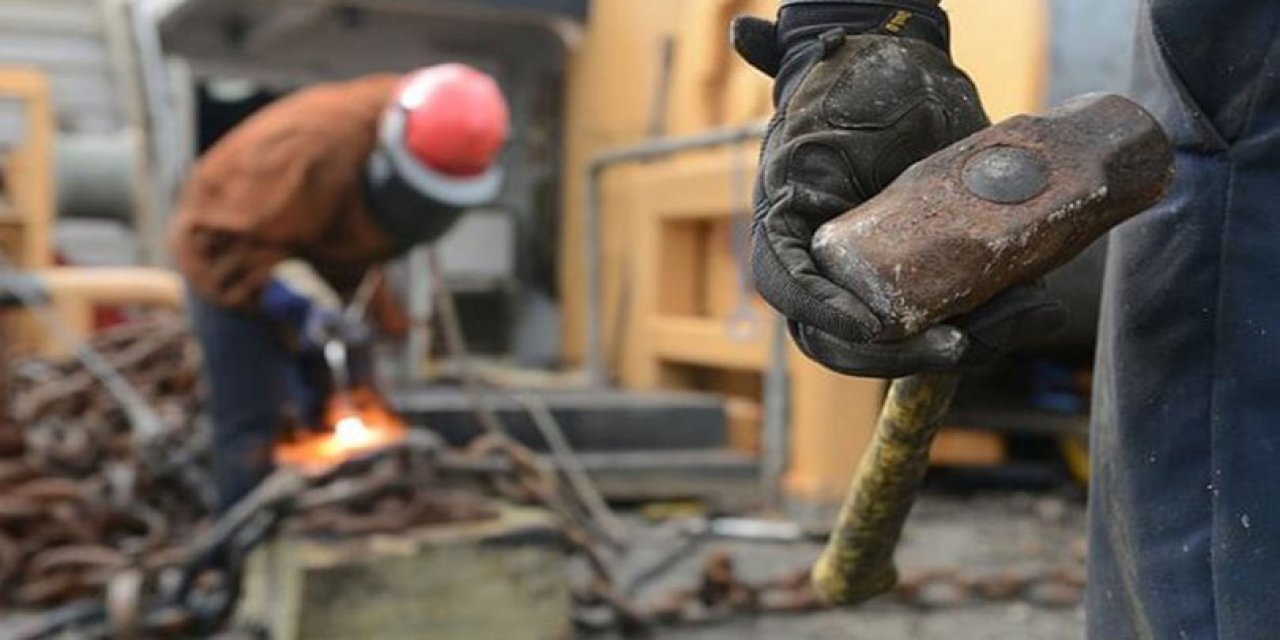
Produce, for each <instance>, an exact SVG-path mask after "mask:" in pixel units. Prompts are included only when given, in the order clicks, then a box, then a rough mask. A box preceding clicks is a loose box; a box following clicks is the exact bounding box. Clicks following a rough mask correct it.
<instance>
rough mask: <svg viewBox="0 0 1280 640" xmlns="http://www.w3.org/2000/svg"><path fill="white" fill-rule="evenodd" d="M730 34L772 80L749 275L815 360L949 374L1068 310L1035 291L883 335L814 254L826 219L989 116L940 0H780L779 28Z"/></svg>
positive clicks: (851, 369) (858, 369)
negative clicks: (895, 336)
mask: <svg viewBox="0 0 1280 640" xmlns="http://www.w3.org/2000/svg"><path fill="white" fill-rule="evenodd" d="M733 44H734V47H735V49H737V51H738V53H739V54H740V55H741V56H742V57H743V58H744V59H746V61H747V62H749V63H750V64H751V65H752V66H754V67H756V68H757V69H759V70H761V71H763V72H765V73H766V74H769V75H770V76H773V77H774V78H775V80H776V82H775V88H774V100H775V106H776V108H777V113H776V114H775V116H774V120H773V122H772V123H771V126H770V128H769V133H768V135H767V136H766V139H765V145H764V150H763V154H762V161H761V171H760V176H759V178H758V180H757V185H756V196H755V222H754V226H753V255H752V268H753V275H754V278H755V282H756V286H757V288H758V289H759V291H760V293H761V295H762V296H764V298H765V299H766V300H767V301H768V302H769V303H770V304H772V305H773V306H774V307H775V308H777V309H778V310H779V311H780V312H782V314H783V315H785V316H786V317H787V319H788V320H789V322H788V326H789V327H790V330H791V334H792V337H793V338H795V341H796V343H797V345H798V346H799V347H800V348H801V350H802V351H804V352H805V353H806V354H807V355H808V356H809V357H811V358H813V359H814V360H816V361H818V362H819V363H821V364H823V365H825V366H827V367H829V368H831V369H834V370H836V371H839V372H842V373H847V374H851V375H862V376H871V377H898V376H902V375H907V374H912V373H918V372H922V371H941V370H950V369H956V368H959V367H962V366H966V365H971V364H977V363H980V362H982V361H985V360H988V359H990V358H992V357H994V356H995V355H996V354H998V353H1000V352H1001V351H1003V350H1005V349H1006V348H1008V347H1009V346H1010V345H1012V344H1014V343H1016V339H1017V337H1018V336H1020V335H1027V332H1033V333H1043V332H1044V331H1047V330H1049V329H1050V328H1051V327H1053V326H1056V325H1058V324H1060V323H1061V321H1062V315H1063V314H1062V308H1061V306H1060V305H1058V304H1057V303H1056V302H1054V301H1051V300H1048V299H1047V297H1046V296H1045V294H1044V292H1043V289H1041V288H1039V287H1032V288H1024V289H1018V290H1015V291H1010V292H1008V293H1006V294H1005V295H1004V296H1001V297H1000V298H998V299H997V300H994V301H992V302H991V303H989V304H988V305H987V306H986V307H984V308H982V309H980V310H979V311H978V312H975V313H974V314H972V315H971V316H970V317H968V318H963V319H957V320H956V321H955V322H954V323H953V324H949V325H940V326H937V327H933V328H931V329H929V330H927V331H925V332H924V333H922V334H920V335H918V336H915V337H912V338H909V339H907V340H904V341H901V342H892V343H890V342H880V341H878V335H879V333H880V323H879V321H878V320H877V319H876V317H875V316H874V315H872V314H871V312H870V311H869V310H868V309H867V307H866V305H864V304H863V303H862V301H861V300H859V299H858V298H857V297H856V296H854V295H853V294H851V293H850V292H848V291H846V290H844V289H842V288H841V287H839V286H838V285H836V284H834V283H833V282H831V281H830V280H829V279H827V278H826V277H825V276H824V275H823V274H822V272H821V271H820V270H819V269H818V268H817V266H815V264H814V262H813V260H812V258H811V257H810V254H809V249H810V243H811V241H812V238H813V234H814V232H815V231H816V230H817V229H818V228H819V227H820V226H822V224H823V223H825V222H827V221H828V220H830V219H832V218H834V217H836V216H838V215H840V214H842V213H844V212H846V211H848V210H850V209H852V208H854V207H856V206H858V205H859V204H861V203H862V202H864V201H866V200H867V199H869V198H870V197H872V196H874V195H875V194H876V193H878V192H880V191H881V190H882V189H883V188H884V187H886V186H887V185H888V184H889V183H890V182H892V181H893V179H894V178H896V177H897V176H898V174H900V173H901V172H902V171H903V170H904V169H906V168H907V167H908V166H910V165H911V164H913V163H915V162H916V161H918V160H921V159H923V158H925V157H927V156H929V155H931V154H932V153H933V152H935V151H937V150H939V149H941V148H943V147H946V146H948V145H950V144H951V143H953V142H956V141H958V140H960V139H961V138H964V137H966V136H968V135H970V134H972V133H974V132H976V131H978V130H980V129H982V128H985V127H986V126H987V125H988V121H987V118H986V115H985V114H984V112H983V110H982V105H981V103H980V101H979V98H978V94H977V90H976V88H975V87H974V85H973V83H972V81H970V80H969V78H968V77H967V76H966V75H965V74H964V73H963V72H962V71H960V70H959V69H957V68H956V67H955V66H954V65H953V64H952V63H951V60H950V56H949V54H948V51H947V46H948V45H947V26H946V18H945V15H944V14H943V13H942V12H941V10H940V9H938V7H937V4H936V2H932V1H930V0H880V1H878V2H876V3H874V4H872V3H861V2H854V1H847V2H844V3H840V2H829V3H822V4H804V3H797V4H794V5H792V6H787V5H786V4H785V3H784V7H783V9H782V11H781V12H780V19H779V22H778V23H777V24H776V25H775V24H774V23H772V22H768V21H765V20H760V19H757V18H738V19H737V20H735V21H734V24H733ZM885 241H886V242H893V239H892V238H885Z"/></svg>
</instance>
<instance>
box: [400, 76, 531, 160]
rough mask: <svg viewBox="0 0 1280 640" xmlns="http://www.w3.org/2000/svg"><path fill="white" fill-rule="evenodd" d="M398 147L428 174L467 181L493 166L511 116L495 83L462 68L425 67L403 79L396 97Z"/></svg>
mask: <svg viewBox="0 0 1280 640" xmlns="http://www.w3.org/2000/svg"><path fill="white" fill-rule="evenodd" d="M395 100H396V104H397V106H398V107H400V109H402V110H403V113H404V118H405V120H404V130H403V136H404V138H403V144H404V146H405V149H406V151H408V153H409V155H411V156H412V157H413V158H415V159H416V160H417V161H418V162H421V163H422V164H423V165H425V166H426V167H428V168H430V169H431V170H433V171H435V172H438V173H441V174H444V175H445V176H449V177H455V178H471V177H475V176H478V175H481V174H483V173H485V172H486V171H488V170H489V169H490V168H491V167H493V165H494V163H495V162H496V161H497V158H498V154H499V153H501V151H502V147H503V145H505V144H506V142H507V134H508V132H509V130H510V113H509V110H508V109H507V101H506V98H504V97H503V95H502V90H501V89H499V88H498V83H496V82H494V80H493V78H491V77H489V75H487V74H485V73H482V72H480V71H477V70H476V69H473V68H471V67H469V66H467V65H464V64H458V63H450V64H441V65H437V66H433V67H426V68H424V69H420V70H418V71H415V72H413V73H410V74H409V75H407V76H405V78H404V80H403V81H402V82H401V83H400V86H399V88H398V89H397V91H396V96H395Z"/></svg>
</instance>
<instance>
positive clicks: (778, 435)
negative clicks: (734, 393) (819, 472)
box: [760, 316, 791, 511]
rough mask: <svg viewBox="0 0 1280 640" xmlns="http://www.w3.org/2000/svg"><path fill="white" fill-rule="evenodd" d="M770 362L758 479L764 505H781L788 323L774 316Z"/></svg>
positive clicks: (788, 378) (786, 448) (784, 468)
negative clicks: (761, 486)
mask: <svg viewBox="0 0 1280 640" xmlns="http://www.w3.org/2000/svg"><path fill="white" fill-rule="evenodd" d="M770 324H771V325H772V326H771V327H770V335H769V364H768V368H767V369H765V372H764V420H763V424H762V425H761V427H762V428H761V430H762V431H763V437H762V438H761V447H760V449H761V451H760V480H761V482H762V483H763V485H764V503H765V507H766V508H767V509H769V510H771V511H776V510H779V509H781V508H782V507H783V495H782V477H783V475H785V474H786V472H787V458H788V456H789V455H790V447H789V446H788V442H789V440H790V438H789V435H790V434H789V433H788V432H789V426H790V424H789V420H788V413H789V412H790V406H789V400H790V397H791V394H790V391H791V374H790V373H789V372H788V370H787V322H786V320H784V319H783V318H782V316H775V317H774V318H773V321H772V322H771V323H770Z"/></svg>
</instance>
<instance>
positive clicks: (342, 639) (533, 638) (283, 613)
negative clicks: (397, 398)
mask: <svg viewBox="0 0 1280 640" xmlns="http://www.w3.org/2000/svg"><path fill="white" fill-rule="evenodd" d="M501 512H502V515H501V516H500V517H499V518H498V519H496V520H493V521H490V522H484V523H477V524H467V525H450V526H441V527H427V528H422V529H419V530H416V531H409V532H405V533H402V534H396V535H373V536H365V537H359V538H352V539H343V540H331V541H325V540H318V539H308V538H298V537H284V538H280V539H277V540H274V541H271V542H270V543H268V544H267V545H265V546H263V547H262V548H260V549H258V550H257V551H255V552H254V555H253V556H252V557H251V558H250V564H249V570H248V572H247V575H246V577H245V597H244V601H243V603H242V604H241V609H240V611H239V612H238V618H239V619H240V620H242V621H245V622H256V623H260V624H264V625H265V626H266V628H267V629H269V630H270V632H271V637H272V638H273V639H275V640H353V639H355V638H377V639H378V640H480V639H488V638H493V639H494V640H498V639H501V640H566V639H568V638H572V637H573V624H572V616H571V613H572V610H571V607H572V601H571V595H570V591H569V585H568V576H567V575H566V569H567V567H566V563H565V560H566V557H565V554H564V551H563V542H562V540H561V538H560V536H559V534H558V530H557V529H556V527H555V524H554V520H553V518H552V517H551V516H550V515H549V514H547V513H545V512H543V511H539V510H536V509H526V508H516V507H503V508H502V509H501Z"/></svg>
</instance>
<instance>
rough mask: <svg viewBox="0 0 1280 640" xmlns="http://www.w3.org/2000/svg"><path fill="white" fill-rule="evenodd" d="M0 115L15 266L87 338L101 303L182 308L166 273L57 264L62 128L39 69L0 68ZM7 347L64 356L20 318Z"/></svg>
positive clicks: (0, 218)
mask: <svg viewBox="0 0 1280 640" xmlns="http://www.w3.org/2000/svg"><path fill="white" fill-rule="evenodd" d="M0 112H2V113H3V114H4V116H5V121H4V126H5V127H8V128H10V130H9V131H6V132H5V137H6V139H7V140H9V141H10V144H9V145H6V146H4V148H0V171H2V172H3V176H4V180H3V186H2V188H0V252H2V253H3V255H4V258H5V260H6V261H7V262H8V263H9V264H10V265H12V266H14V267H17V268H20V269H22V270H24V271H27V272H28V273H30V274H32V275H36V276H37V277H38V278H39V279H40V281H41V282H42V284H43V286H44V288H45V291H46V292H47V294H48V295H49V298H50V303H51V305H52V306H53V308H54V309H55V310H57V312H58V313H59V315H60V316H61V318H62V320H63V321H64V322H66V323H67V324H68V326H69V327H71V329H72V330H73V331H75V332H77V333H79V334H80V335H82V336H84V335H87V334H88V333H89V331H90V330H91V329H92V324H93V323H92V319H93V310H94V308H95V307H97V306H99V305H146V306H161V307H171V308H172V307H177V306H179V305H180V304H181V300H182V284H181V281H180V279H179V278H178V277H177V276H176V275H174V274H173V273H171V272H169V271H166V270H162V269H146V268H131V267H113V268H99V267H86V268H78V267H58V266H54V250H53V232H52V229H53V222H54V219H55V202H54V193H55V191H54V166H53V147H54V136H55V135H56V127H55V122H54V115H53V114H54V110H53V103H52V101H51V95H50V90H49V83H48V80H47V79H46V77H45V76H44V74H43V73H41V72H40V71H39V70H37V69H26V68H3V69H0ZM15 323H16V326H13V327H10V332H11V343H10V344H9V345H8V348H11V349H14V350H16V351H20V352H38V353H42V354H45V355H57V354H60V353H62V351H63V350H64V349H65V345H62V344H59V343H58V342H57V341H56V340H55V338H54V336H53V335H52V334H50V332H48V331H45V330H44V329H43V327H41V325H40V323H39V322H33V321H32V319H31V318H29V317H21V318H15Z"/></svg>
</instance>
